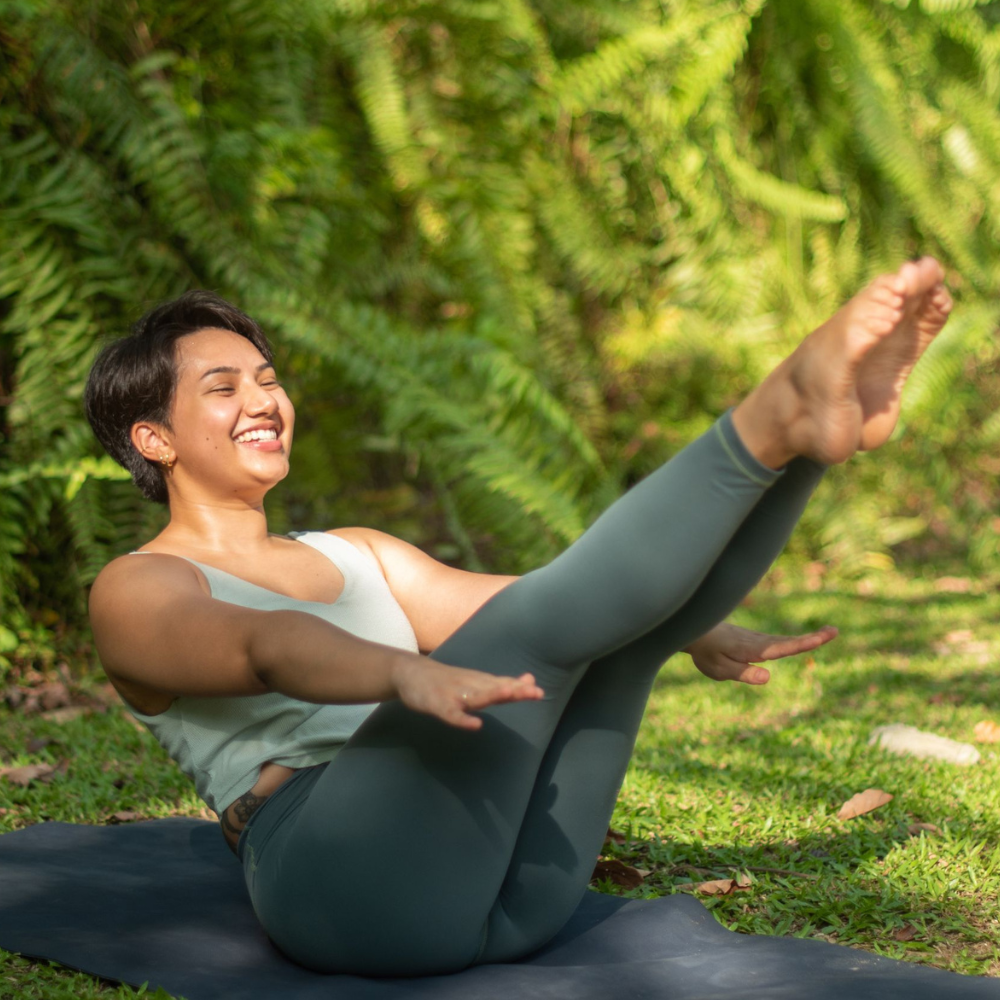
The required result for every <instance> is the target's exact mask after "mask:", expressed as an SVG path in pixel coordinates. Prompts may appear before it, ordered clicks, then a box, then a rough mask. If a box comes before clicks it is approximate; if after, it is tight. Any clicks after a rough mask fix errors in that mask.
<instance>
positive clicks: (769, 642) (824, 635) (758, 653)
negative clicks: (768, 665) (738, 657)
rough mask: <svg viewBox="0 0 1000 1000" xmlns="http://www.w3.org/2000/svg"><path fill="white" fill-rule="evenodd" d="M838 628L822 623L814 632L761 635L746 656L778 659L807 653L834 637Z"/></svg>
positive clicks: (749, 657)
mask: <svg viewBox="0 0 1000 1000" xmlns="http://www.w3.org/2000/svg"><path fill="white" fill-rule="evenodd" d="M839 634H840V630H839V629H837V628H835V627H834V626H833V625H824V626H823V628H821V629H817V630H816V631H815V632H807V633H806V634H805V635H762V636H760V640H761V641H760V643H759V645H758V647H757V649H756V650H755V651H754V652H753V653H752V654H751V655H750V656H748V657H747V659H749V660H780V659H782V658H784V657H786V656H795V655H797V654H798V653H808V652H809V651H810V650H812V649H818V648H819V647H820V646H825V645H826V644H827V643H828V642H830V641H831V640H832V639H836V638H837V636H838V635H839Z"/></svg>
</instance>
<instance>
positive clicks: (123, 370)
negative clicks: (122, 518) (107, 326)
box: [83, 289, 273, 503]
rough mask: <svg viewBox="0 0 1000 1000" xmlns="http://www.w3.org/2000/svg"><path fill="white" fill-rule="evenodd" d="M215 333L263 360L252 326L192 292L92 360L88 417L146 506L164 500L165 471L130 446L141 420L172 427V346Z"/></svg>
mask: <svg viewBox="0 0 1000 1000" xmlns="http://www.w3.org/2000/svg"><path fill="white" fill-rule="evenodd" d="M209 328H217V329H220V330H232V331H233V333H238V334H239V335H240V336H241V337H246V339H247V340H249V341H250V342H251V343H252V344H253V345H254V347H256V348H257V350H258V351H260V353H261V354H262V355H264V357H265V358H266V359H267V360H268V361H273V353H272V351H271V345H270V344H269V343H268V342H267V337H266V336H265V335H264V331H263V330H262V329H261V328H260V326H259V325H258V324H257V322H256V321H255V320H253V319H251V318H250V317H249V316H247V315H246V313H244V312H241V311H240V310H239V309H237V308H236V307H235V306H234V305H231V304H230V303H229V302H227V301H226V300H225V299H223V298H220V297H219V296H218V295H216V294H215V293H214V292H208V291H203V290H201V289H195V290H193V291H190V292H185V293H184V294H183V295H181V296H180V297H179V298H176V299H173V300H172V301H170V302H164V303H162V304H161V305H158V306H156V307H155V308H154V309H151V310H150V311H149V312H147V313H146V315H145V316H143V317H142V318H141V319H140V320H138V321H136V322H135V323H134V324H133V325H132V328H131V330H130V332H129V334H128V336H126V337H122V338H120V339H119V340H115V341H112V342H111V343H110V344H108V345H106V346H105V347H104V348H103V349H102V350H101V352H100V353H99V354H98V356H97V359H96V360H95V361H94V364H93V366H92V367H91V369H90V375H89V376H88V377H87V387H86V389H85V390H84V394H83V402H84V407H85V408H86V411H87V419H88V420H89V421H90V426H91V427H92V428H93V430H94V434H96V435H97V439H98V440H99V441H100V442H101V444H102V445H104V448H105V450H106V451H107V452H108V454H109V455H110V456H111V457H112V458H113V459H114V460H115V461H116V462H117V463H118V464H119V465H121V466H122V467H123V468H125V469H127V470H128V471H129V472H130V473H131V474H132V481H133V482H134V483H135V485H136V486H138V487H139V489H140V490H141V491H142V494H143V496H144V497H146V499H147V500H153V501H155V502H156V503H166V502H167V498H168V495H167V485H166V482H165V480H164V477H163V472H162V470H161V469H160V467H159V466H158V465H156V463H154V462H150V461H149V460H147V459H145V458H143V456H142V455H140V454H139V452H138V451H137V449H136V448H135V446H134V445H133V444H132V438H131V431H132V425H133V424H136V423H139V422H140V421H149V422H150V423H156V424H160V425H161V426H163V427H165V428H166V429H167V430H171V429H172V428H171V427H170V405H171V403H172V402H173V398H174V390H175V389H176V388H177V364H176V348H175V345H176V343H177V341H178V340H179V339H180V338H181V337H183V336H185V335H186V334H189V333H197V332H198V331H199V330H206V329H209Z"/></svg>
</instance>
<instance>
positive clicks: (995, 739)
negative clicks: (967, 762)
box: [972, 719, 1000, 743]
mask: <svg viewBox="0 0 1000 1000" xmlns="http://www.w3.org/2000/svg"><path fill="white" fill-rule="evenodd" d="M972 732H973V734H974V735H975V737H976V742H977V743H1000V726H998V725H997V724H996V723H995V722H994V721H993V720H992V719H983V721H982V722H977V723H976V725H975V728H974V729H973V730H972Z"/></svg>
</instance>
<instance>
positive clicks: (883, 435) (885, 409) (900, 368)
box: [857, 257, 952, 451]
mask: <svg viewBox="0 0 1000 1000" xmlns="http://www.w3.org/2000/svg"><path fill="white" fill-rule="evenodd" d="M894 277H896V278H897V279H898V280H899V281H900V282H902V283H904V284H905V285H906V290H905V292H904V294H905V296H906V299H907V301H906V306H905V307H904V311H903V312H904V314H903V319H902V321H901V322H900V323H898V324H897V325H896V328H895V329H894V330H893V331H892V333H891V334H889V336H888V337H886V338H885V339H884V340H883V341H881V342H880V343H879V344H877V345H876V346H875V348H874V349H873V350H872V352H871V353H870V354H869V355H868V356H867V357H866V358H865V360H864V361H863V362H862V363H861V367H860V368H859V369H858V382H857V392H858V399H859V400H860V402H861V409H862V412H863V414H864V416H863V422H864V424H863V429H862V433H861V444H860V446H859V449H860V450H861V451H868V450H870V449H872V448H877V447H878V446H879V445H881V444H884V443H885V442H886V441H888V440H889V437H890V435H891V434H892V432H893V429H894V428H895V426H896V422H897V420H898V419H899V408H900V396H901V394H902V391H903V385H904V384H905V383H906V380H907V378H909V376H910V372H912V371H913V366H914V365H915V364H916V363H917V361H918V360H919V359H920V357H921V355H922V354H923V353H924V351H925V350H927V348H928V346H929V345H930V343H931V341H932V340H933V339H934V338H935V337H936V336H937V335H938V334H939V333H940V332H941V328H942V327H943V326H944V324H945V322H946V321H947V319H948V315H949V314H950V313H951V307H952V302H951V296H950V295H949V294H948V291H947V289H946V288H945V287H944V285H943V284H941V279H942V278H943V274H942V272H941V267H940V265H939V264H938V263H937V261H936V260H934V259H933V258H932V257H923V258H921V259H920V260H918V261H916V262H914V263H910V264H904V265H903V267H902V268H900V271H899V274H898V275H895V276H894ZM929 283H930V290H929V291H923V294H921V290H922V289H926V288H927V285H928V284H929Z"/></svg>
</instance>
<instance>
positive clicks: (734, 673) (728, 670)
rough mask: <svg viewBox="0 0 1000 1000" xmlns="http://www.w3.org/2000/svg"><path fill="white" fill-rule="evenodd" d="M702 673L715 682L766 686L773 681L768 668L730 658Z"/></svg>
mask: <svg viewBox="0 0 1000 1000" xmlns="http://www.w3.org/2000/svg"><path fill="white" fill-rule="evenodd" d="M702 673H703V674H705V676H706V677H711V679H712V680H713V681H738V682H739V683H740V684H758V685H759V684H766V683H767V682H768V681H769V680H770V679H771V671H770V670H768V669H767V667H758V666H757V665H756V664H754V663H741V662H740V661H739V660H731V659H729V658H728V657H727V658H726V659H725V660H722V661H721V662H717V663H714V664H712V666H711V668H710V669H708V670H704V669H703V670H702Z"/></svg>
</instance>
